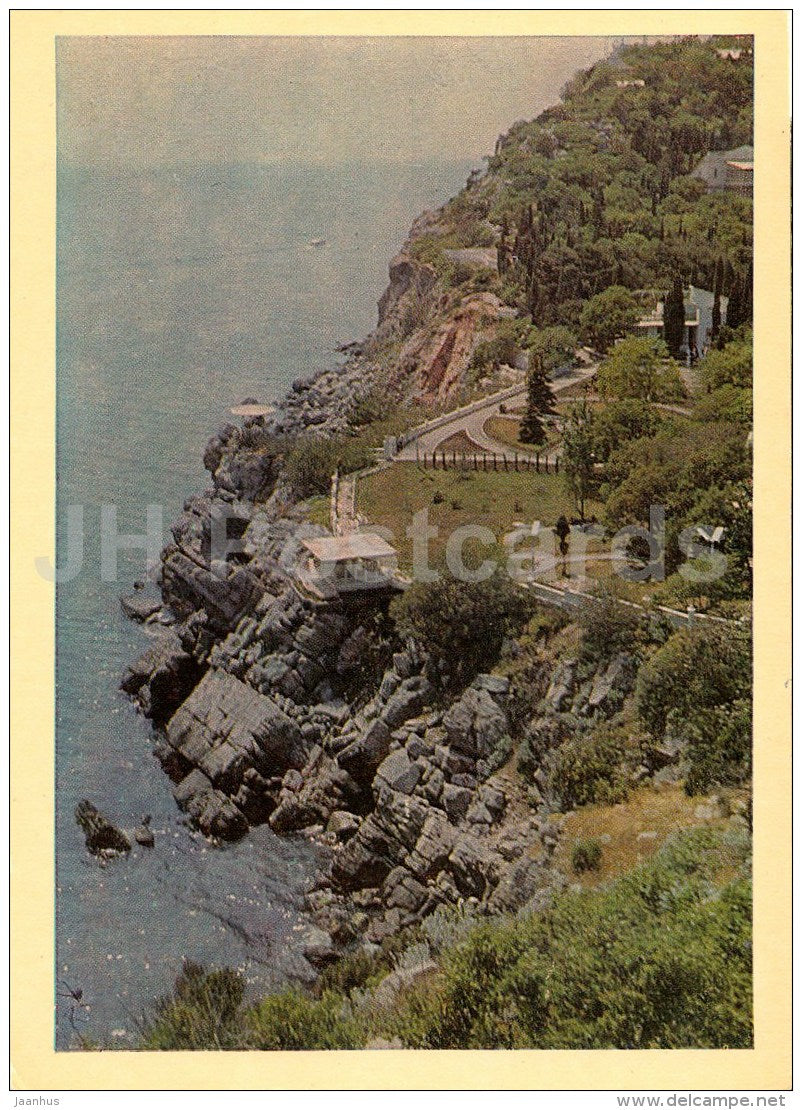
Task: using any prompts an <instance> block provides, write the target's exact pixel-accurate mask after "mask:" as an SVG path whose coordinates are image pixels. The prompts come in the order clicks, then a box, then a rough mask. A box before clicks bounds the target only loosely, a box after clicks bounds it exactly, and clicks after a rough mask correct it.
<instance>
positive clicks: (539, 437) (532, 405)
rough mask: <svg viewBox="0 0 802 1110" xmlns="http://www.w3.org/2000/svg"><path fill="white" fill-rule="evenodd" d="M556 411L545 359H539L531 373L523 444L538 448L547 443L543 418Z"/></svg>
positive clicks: (523, 427) (522, 426)
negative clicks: (544, 363) (545, 368)
mask: <svg viewBox="0 0 802 1110" xmlns="http://www.w3.org/2000/svg"><path fill="white" fill-rule="evenodd" d="M555 411H556V410H555V408H554V394H553V393H552V391H551V386H550V385H549V383H548V381H547V379H546V372H545V370H544V369H543V359H542V358H541V357H538V358H537V360H536V362H535V365H534V366H533V367H532V369H531V370H530V371H529V380H528V389H527V395H526V412H525V414H524V418H523V420H522V421H521V433H520V435H521V442H522V443H532V444H534V445H535V446H536V447H539V446H540V444H542V443H545V441H546V432H545V429H544V427H543V417H544V416H550V415H553V414H554V413H555Z"/></svg>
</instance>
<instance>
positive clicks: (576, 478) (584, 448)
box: [562, 401, 596, 520]
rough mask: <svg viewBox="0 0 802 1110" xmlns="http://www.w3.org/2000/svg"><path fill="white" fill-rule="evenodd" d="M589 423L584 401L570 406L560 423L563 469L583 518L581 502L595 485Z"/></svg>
mask: <svg viewBox="0 0 802 1110" xmlns="http://www.w3.org/2000/svg"><path fill="white" fill-rule="evenodd" d="M593 425H594V418H593V413H592V412H591V410H590V407H589V406H588V405H587V403H585V402H584V401H583V402H578V403H577V404H574V405H572V406H571V409H570V411H569V413H568V417H567V419H566V421H565V423H564V425H563V458H562V463H563V473H564V474H565V480H566V483H567V485H568V488H569V490H570V491H571V493H572V494H573V496H574V498H575V499H576V503H577V506H578V508H579V515H580V516H581V518H582V519H583V520H584V519H585V502H586V501H587V500H588V499H589V498H590V497H591V496H592V494H593V492H594V490H595V487H596V481H595V470H594V466H595V462H596V456H595V453H594V450H593V445H594V432H593Z"/></svg>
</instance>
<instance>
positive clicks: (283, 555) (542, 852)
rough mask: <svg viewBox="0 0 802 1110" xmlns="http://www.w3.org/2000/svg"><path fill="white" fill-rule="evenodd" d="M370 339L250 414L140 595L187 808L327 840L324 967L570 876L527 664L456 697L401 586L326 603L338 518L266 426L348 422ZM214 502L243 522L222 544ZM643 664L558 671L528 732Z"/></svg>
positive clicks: (126, 682) (141, 668) (146, 663)
mask: <svg viewBox="0 0 802 1110" xmlns="http://www.w3.org/2000/svg"><path fill="white" fill-rule="evenodd" d="M415 266H417V264H416V263H413V262H412V261H411V260H409V258H408V257H407V262H406V263H405V264H403V265H402V264H401V262H399V260H398V259H396V260H395V261H394V263H393V267H392V268H391V275H395V276H394V279H393V281H394V283H395V285H394V284H393V283H391V288H390V290H388V292H387V293H386V294H385V296H384V297H383V299H382V306H381V308H382V315H381V317H380V329H382V328H383V329H384V331H385V332H386V331H387V330H388V329H391V328H392V326H393V319H394V316H393V314H395V315H396V316H397V314H398V313H399V312H401V311H402V309H403V301H404V297H405V295H406V294H407V293H409V292H410V290H411V291H412V293H414V295H415V296H420V295H421V289H423V290H424V291H425V290H426V289H427V288H428V285H427V282H426V280H425V279H424V278H420V275H418V278H420V280H418V278H416V277H415V275H414V274H411V271H412V269H414V267H415ZM418 268H419V269H420V267H418ZM396 285H397V288H396V287H395V286H396ZM369 344H370V340H369V341H367V342H366V344H365V345H359V346H358V347H357V349H355V350H351V351H350V352H349V353H348V356H347V358H346V359H345V361H344V362H343V364H342V366H339V367H337V368H335V369H334V370H330V371H326V372H325V373H323V374H321V375H318V376H317V377H316V378H315V379H313V380H310V381H304V382H296V383H295V384H294V386H293V387H292V389H291V390H290V392H289V394H288V396H287V398H286V399H285V400H284V402H283V403H282V404H281V405H280V406H279V409H278V411H277V413H276V415H275V416H274V417H273V418H272V419H271V422H270V424H269V425H268V427H267V428H265V427H264V426H263V425H262V423H261V421H255V420H246V421H245V423H244V425H243V426H242V427H236V426H234V425H231V424H228V425H226V426H225V427H223V428H222V429H221V430H220V431H219V432H218V433H217V434H216V435H215V436H214V437H213V438H212V440H211V441H210V442H209V444H208V445H207V448H206V451H205V453H204V464H205V466H206V468H207V469H208V470H209V471H210V473H211V475H212V485H211V487H210V488H209V489H208V490H207V491H206V492H205V493H203V494H202V495H200V496H195V497H192V498H190V499H189V500H188V501H187V502H186V503H185V506H184V511H183V513H182V515H181V517H180V518H179V520H178V521H177V522H176V523H175V524H174V526H173V529H172V536H173V541H172V543H170V544H169V545H168V546H167V547H166V548H165V549H164V551H163V553H162V559H161V567H160V572H159V578H158V583H157V585H158V592H155V591H154V588H153V585H152V584H151V585H149V586H142V588H141V589H139V590H137V591H136V592H135V594H134V596H133V597H132V598H128V599H125V600H124V602H123V604H124V608H125V610H126V612H127V613H128V614H129V615H130V616H131V617H132V618H133V619H138V620H143V621H145V622H147V625H148V626H149V628H152V629H153V630H154V632H155V633H156V636H155V639H154V643H153V646H152V647H151V648H150V649H149V650H148V651H147V652H146V653H145V654H144V655H143V656H142V658H140V659H139V660H138V661H136V662H135V663H133V664H132V665H131V666H130V667H129V669H128V671H127V672H126V674H125V675H124V677H123V679H122V683H121V687H122V689H123V690H124V691H125V692H126V693H127V694H128V695H129V696H130V697H131V698H132V699H134V701H135V702H136V703H137V705H138V706H139V708H140V709H141V711H142V712H143V714H145V716H146V717H148V718H149V719H150V720H151V722H152V724H153V728H154V752H155V754H156V755H157V757H158V758H159V760H160V762H161V764H162V766H163V767H164V769H165V771H166V772H167V774H168V775H169V776H170V777H171V779H172V780H173V781H174V784H175V785H174V796H175V799H176V802H177V804H178V805H179V806H180V807H181V809H182V810H184V811H185V812H186V814H187V820H188V821H189V822H190V823H191V824H193V825H194V826H196V827H197V828H198V829H199V830H200V831H201V832H202V833H203V834H205V835H206V836H208V837H210V838H213V839H216V840H226V839H237V838H239V837H242V836H245V835H247V833H248V829H249V827H251V826H255V825H258V824H261V823H265V822H267V823H269V825H270V826H271V828H272V829H273V830H274V831H275V832H277V833H279V834H281V835H284V836H299V835H303V836H305V837H311V838H314V839H316V840H317V841H319V842H320V843H321V844H323V845H326V846H327V847H328V849H329V852H328V856H327V858H328V860H329V863H328V865H327V867H326V869H325V870H323V871H321V873H320V874H319V875H318V877H317V880H316V882H315V883H314V889H312V890H310V892H309V894H308V897H307V908H308V912H309V916H310V919H311V920H312V921H313V922H314V927H313V929H312V932H311V933H310V940H309V943H308V945H307V949H306V957H307V959H308V961H309V962H310V963H311V964H312V965H313V967H315V968H318V969H320V968H322V967H324V966H325V965H326V964H328V963H330V962H332V961H334V960H336V959H337V958H338V955H339V954H341V953H342V952H343V951H345V950H348V949H349V948H352V947H355V946H359V945H361V946H366V945H367V946H373V945H377V944H380V943H381V942H382V941H383V940H384V939H385V938H387V937H391V936H393V935H394V934H395V933H397V932H398V931H399V930H402V929H405V928H407V927H409V926H411V925H414V924H416V923H418V922H420V921H421V920H422V919H423V918H425V917H427V916H428V915H430V914H431V913H433V912H434V911H435V910H436V909H437V908H438V907H442V906H463V907H467V908H468V909H469V910H470V912H472V913H489V914H492V913H501V912H512V911H515V910H518V909H520V908H521V907H522V906H524V905H527V904H531V905H535V906H539V905H544V904H546V902H547V901H548V899H549V897H550V892H551V891H552V890H554V889H555V888H557V887H560V886H562V885H564V884H565V882H566V879H565V877H564V875H563V873H562V872H561V871H560V870H559V869H557V868H555V867H554V866H552V857H553V853H554V849H555V847H556V845H557V843H558V840H559V834H560V820H561V817H560V815H559V814H556V815H555V814H554V813H553V810H554V809H556V806H553V805H552V804H551V802H552V800H551V799H549V798H548V797H544V796H542V795H541V794H540V792H539V790H538V787H537V786H536V785H535V786H532V785H526V784H524V783H523V782H522V781H521V779H520V777H519V776H518V775H517V773H516V772H515V771H514V770H512V769H511V766H510V765H509V761H508V756H509V753H510V751H511V740H510V734H511V731H512V725H511V722H510V714H509V707H508V700H509V696H510V682H509V680H508V679H507V678H503V677H499V676H496V675H492V674H480V675H479V676H478V677H476V678H475V679H474V680H473V682H472V683H471V684H470V686H468V687H467V688H466V689H464V690H462V691H461V692H458V693H455V694H452V695H451V697H450V698H446V697H445V696H444V694H443V692H442V688H441V686H440V684H439V683H438V675H437V673H436V670H435V669H434V668H433V665H432V663H431V662H430V661H429V660H428V659H427V658H426V657H425V655H424V654H423V653H422V652H421V651H420V649H419V648H418V646H417V645H416V644H414V643H411V642H408V643H403V642H399V641H398V639H397V637H396V636H395V634H394V632H393V630H392V628H390V627H388V622H387V619H386V611H387V604H388V596H387V595H386V594H383V593H381V592H379V593H378V594H371V593H367V592H364V593H359V594H357V595H354V596H350V597H349V596H345V595H343V596H341V597H339V598H338V599H337V600H336V601H327V602H324V601H321V600H318V599H315V598H313V597H312V596H310V595H309V594H308V593H307V592H306V591H305V590H304V589H303V588H302V587H301V586H300V584H299V581H298V578H297V576H296V574H295V570H296V567H297V566H298V563H299V560H300V559H301V557H302V546H301V541H302V540H303V539H308V538H311V537H313V536H319V535H324V534H326V533H325V530H324V529H322V528H321V527H319V526H317V525H314V524H311V523H310V522H309V521H308V519H307V518H306V517H305V515H304V513H303V511H302V510H301V509H300V508H299V506H298V505H297V504H295V503H294V501H293V498H292V496H291V494H290V492H289V490H288V489H287V487H286V486H285V484H284V482H283V479H282V473H281V461H280V458H276V457H275V456H273V455H272V454H271V453H270V452H269V451H267V452H266V451H265V450H264V443H265V441H266V438H267V437H268V436H270V437H277V436H287V435H298V434H302V433H304V432H307V431H309V430H314V433H315V434H316V435H317V434H321V435H331V434H338V433H342V432H343V431H345V430H347V428H348V412H349V411H350V406H351V405H352V403H353V401H354V398H355V397H358V396H360V395H361V394H363V393H364V391H365V390H366V389H370V388H372V387H373V385H374V383H375V381H376V380H377V376H378V370H377V368H376V367H375V366H374V365H373V364H372V363H371V362H370V361H369V359H368V358H367V357H366V355H365V354H364V350H365V349H367V348H368V347H369ZM216 516H217V517H222V518H225V519H226V520H227V522H228V523H227V529H228V533H227V534H229V535H231V534H232V533H233V535H234V536H235V537H236V540H237V542H236V544H235V551H234V553H233V554H232V555H230V556H229V557H227V558H226V559H222V560H221V559H215V558H214V557H213V551H212V542H211V537H212V531H213V527H214V521H215V518H216ZM607 670H609V668H607ZM631 679H632V674H631V668H628V667H627V666H626V665H625V661H624V662H622V663H620V664H619V666H618V669H617V670H616V672H615V674H614V675H612V676H610V675H609V674H608V675H606V676H605V673H601V672H600V673H599V674H598V675H595V676H592V677H591V678H590V679H588V680H587V681H585V682H584V683H581V684H580V683H578V682H577V681H576V680H575V677H574V673H573V671H572V670H571V669H570V668H569V669H568V670H566V669H565V668H562V669H559V670H558V672H557V673H555V674H554V675H553V676H551V682H550V685H549V682H548V681H545V682H544V690H546V687H548V690H547V692H546V696H545V699H544V701H543V703H542V709H543V713H544V714H545V716H544V717H543V718H541V719H540V720H539V721H535V722H534V723H533V724H532V725H531V726H530V728H531V729H534V732H535V734H536V738H535V741H534V743H533V744H530V748H532V747H534V748H535V749H537V750H539V751H540V752H541V754H544V755H545V753H546V752H547V751H548V749H549V747H550V746H553V744H554V743H556V742H558V740H555V739H554V738H555V737H557V738H558V739H559V738H560V737H561V736H562V735H564V730H563V729H561V728H560V718H561V717H563V716H567V717H569V718H570V720H571V722H575V721H576V720H577V718H578V717H581V716H582V715H583V714H584V715H585V716H587V715H588V714H590V715H592V717H593V718H594V719H598V718H599V717H600V716H602V717H603V716H604V715H605V713H607V715H610V714H612V712H614V711H615V709H616V708H617V707H618V706H619V705H620V701H621V691H622V690H624V691H626V689H628V688H629V686H630V685H631ZM613 694H614V695H615V696H613ZM535 782H537V774H536V775H535ZM156 850H158V842H157V844H156Z"/></svg>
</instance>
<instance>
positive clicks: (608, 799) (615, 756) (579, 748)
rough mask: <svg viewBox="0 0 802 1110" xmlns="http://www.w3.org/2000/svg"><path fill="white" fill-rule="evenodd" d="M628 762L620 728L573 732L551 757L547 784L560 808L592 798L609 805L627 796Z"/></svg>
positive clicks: (625, 745) (579, 803) (625, 737)
mask: <svg viewBox="0 0 802 1110" xmlns="http://www.w3.org/2000/svg"><path fill="white" fill-rule="evenodd" d="M630 762H631V761H628V760H627V736H626V733H625V732H624V730H623V729H621V728H616V727H614V726H606V727H602V728H599V729H596V730H595V731H594V732H591V733H586V734H582V733H578V734H574V735H573V736H572V737H570V738H569V739H568V740H566V741H565V742H564V743H563V744H561V745H560V747H559V748H558V749H557V751H556V753H555V755H554V757H553V763H552V768H551V773H550V775H549V786H550V788H551V790H552V792H553V793H554V795H555V796H556V797H557V798H558V799H559V801H560V806H561V808H562V809H566V810H567V809H574V808H575V807H576V806H584V805H589V804H591V803H592V802H601V803H604V804H606V805H612V804H614V803H615V802H621V801H623V800H624V798H626V796H627V792H628V791H627V783H628V775H627V772H628V770H629V763H630Z"/></svg>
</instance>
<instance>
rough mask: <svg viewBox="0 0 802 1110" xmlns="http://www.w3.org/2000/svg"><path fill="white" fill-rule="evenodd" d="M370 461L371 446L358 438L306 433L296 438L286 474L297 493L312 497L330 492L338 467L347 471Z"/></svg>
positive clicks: (286, 466) (287, 459)
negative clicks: (333, 475)
mask: <svg viewBox="0 0 802 1110" xmlns="http://www.w3.org/2000/svg"><path fill="white" fill-rule="evenodd" d="M371 461H372V458H371V453H370V450H369V449H368V448H367V446H366V445H365V444H363V443H360V442H358V441H356V440H353V439H349V438H347V437H333V438H331V439H322V438H318V437H316V436H304V437H303V438H302V439H299V440H297V441H296V443H295V446H294V447H293V448H292V450H291V451H290V453H289V455H288V456H287V458H286V460H285V464H284V477H285V478H286V480H287V481H288V482H289V484H290V485H291V486H292V488H293V490H294V491H295V493H296V494H297V495H298V497H300V498H306V497H312V496H313V495H314V494H316V493H327V492H328V490H329V488H330V486H331V476H332V474H333V473H334V472H335V470H337V469H338V468H339V469H340V470H342V471H344V472H348V471H351V470H360V469H362V467H365V466H369V465H370V463H371Z"/></svg>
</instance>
